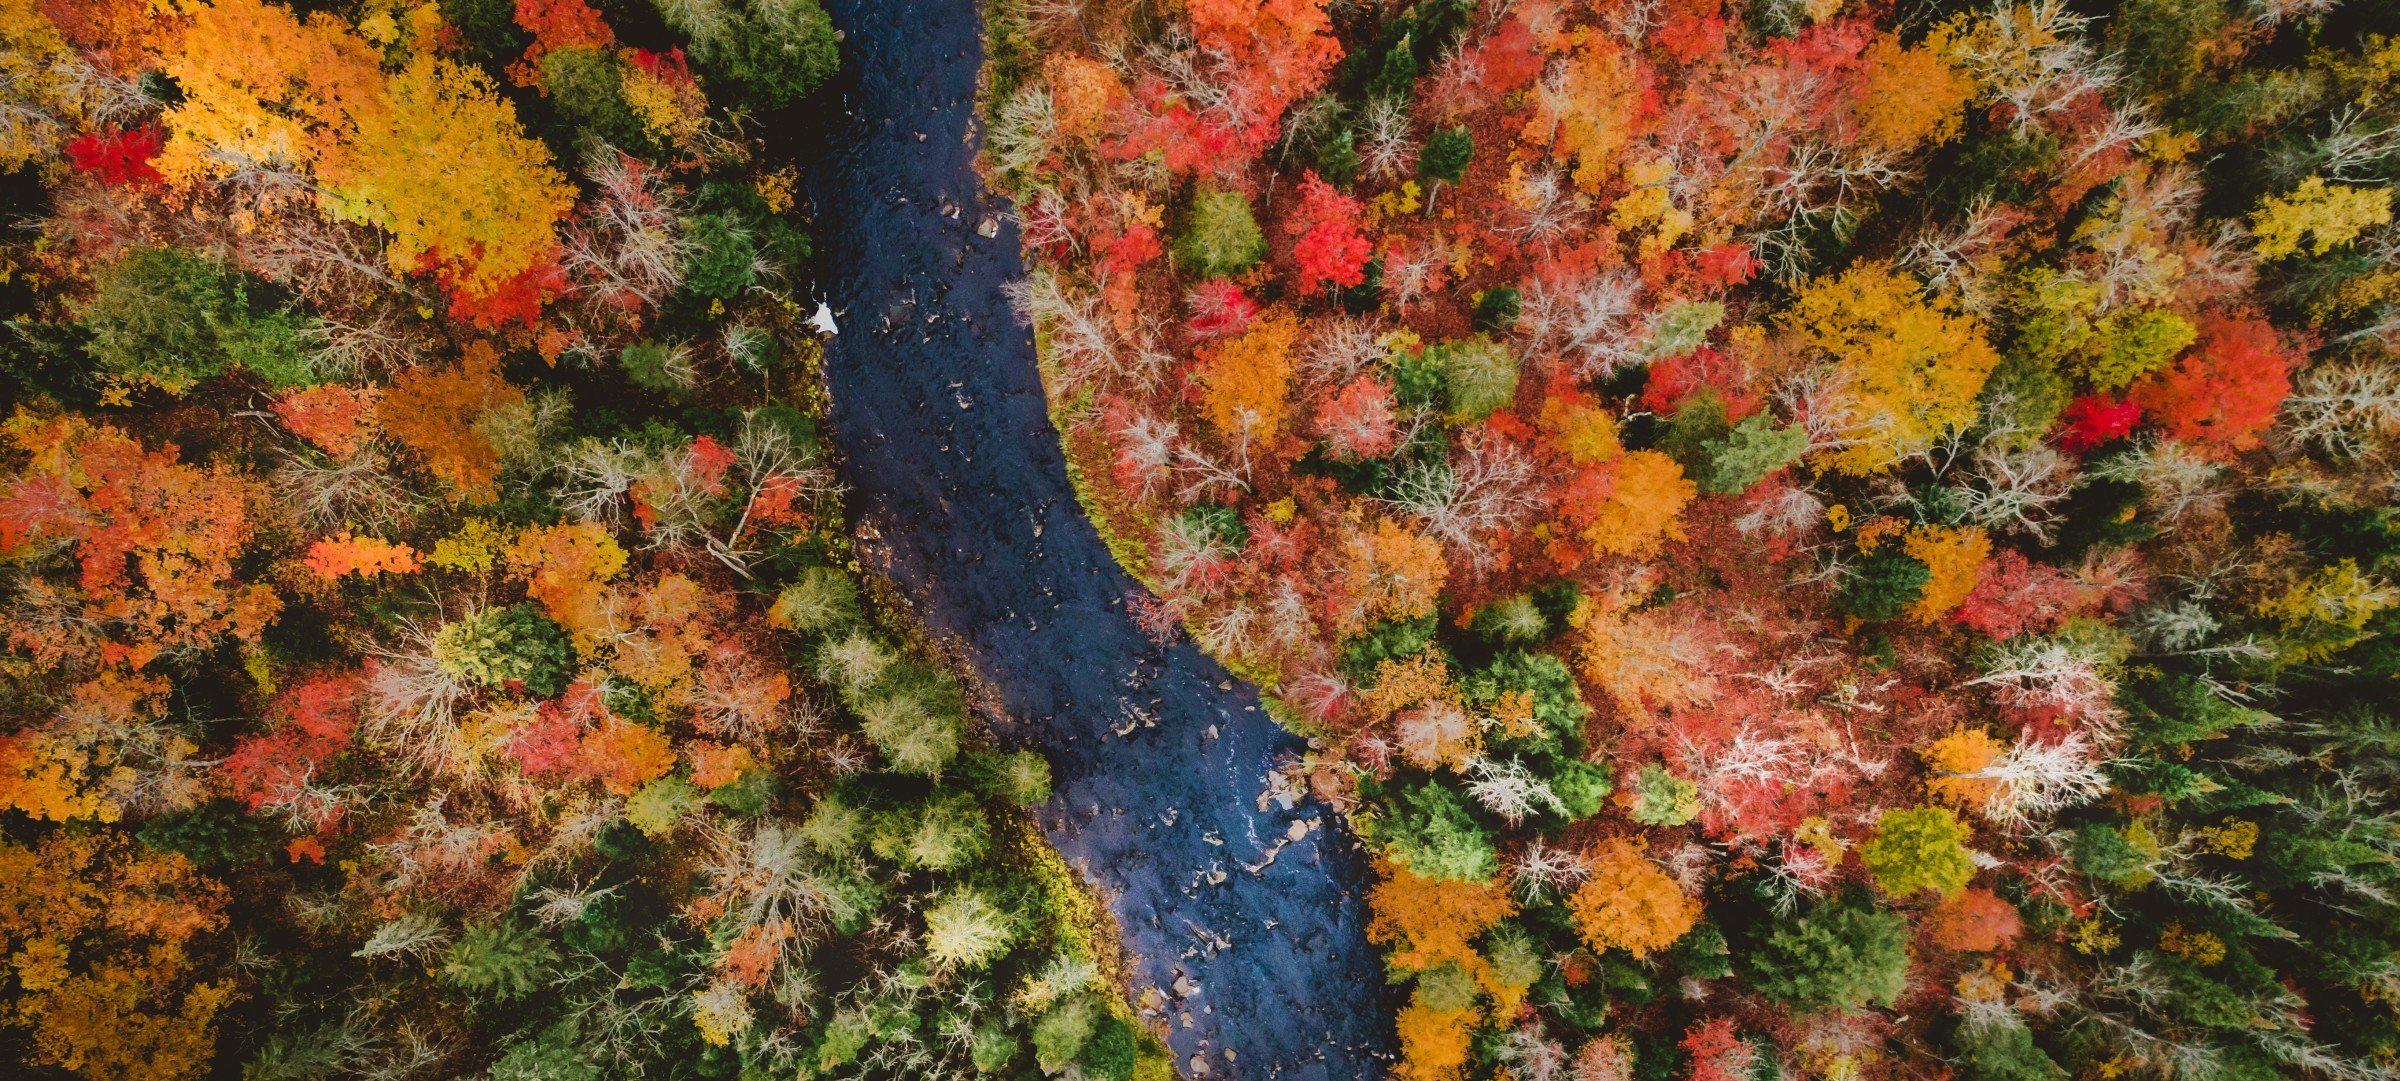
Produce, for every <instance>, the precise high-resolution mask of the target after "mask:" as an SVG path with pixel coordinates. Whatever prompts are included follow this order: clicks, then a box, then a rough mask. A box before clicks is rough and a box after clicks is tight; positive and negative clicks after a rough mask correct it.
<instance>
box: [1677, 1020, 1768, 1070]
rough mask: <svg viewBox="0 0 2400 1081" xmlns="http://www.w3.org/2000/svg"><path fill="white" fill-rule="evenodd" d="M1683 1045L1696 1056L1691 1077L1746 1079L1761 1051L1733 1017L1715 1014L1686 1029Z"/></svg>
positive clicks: (1693, 1060)
mask: <svg viewBox="0 0 2400 1081" xmlns="http://www.w3.org/2000/svg"><path fill="white" fill-rule="evenodd" d="M1683 1049H1684V1050H1685V1051H1687V1052H1689V1053H1690V1054H1691V1056H1692V1072H1691V1074H1690V1081H1743V1079H1744V1078H1747V1077H1748V1076H1749V1075H1750V1060H1751V1059H1753V1058H1755V1057H1757V1052H1756V1050H1755V1049H1753V1048H1752V1047H1751V1046H1750V1044H1749V1043H1747V1042H1746V1041H1744V1040H1743V1039H1742V1037H1741V1034H1740V1033H1737V1032H1735V1031H1734V1027H1733V1018H1730V1017H1713V1018H1710V1019H1708V1020H1706V1021H1702V1022H1700V1023H1699V1024H1696V1025H1693V1026H1692V1027H1691V1029H1690V1031H1688V1032H1686V1033H1684V1036H1683Z"/></svg>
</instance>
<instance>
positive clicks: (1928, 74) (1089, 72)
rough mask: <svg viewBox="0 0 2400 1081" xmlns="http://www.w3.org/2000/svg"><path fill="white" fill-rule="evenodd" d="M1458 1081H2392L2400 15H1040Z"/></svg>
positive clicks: (1215, 595)
mask: <svg viewBox="0 0 2400 1081" xmlns="http://www.w3.org/2000/svg"><path fill="white" fill-rule="evenodd" d="M987 15H988V17H989V19H990V35H991V37H990V60H989V63H990V65H991V67H990V87H989V93H988V95H987V97H986V101H985V103H984V104H985V133H984V135H985V140H986V146H985V155H986V161H985V167H986V169H987V171H988V173H989V174H990V176H991V178H992V180H993V182H994V183H995V184H997V185H999V186H1000V187H1001V188H1002V189H1003V190H1005V191H1007V192H1008V193H1009V194H1010V195H1011V196H1012V197H1013V198H1014V199H1015V200H1016V203H1017V206H1018V214H1019V217H1020V219H1021V227H1022V231H1023V245H1024V249H1025V252H1026V256H1027V259H1028V273H1027V276H1026V277H1025V278H1024V280H1023V281H1022V282H1020V283H1018V285H1017V286H1016V287H1015V299H1016V301H1017V306H1018V308H1019V309H1020V312H1021V314H1022V316H1023V318H1024V319H1025V320H1026V322H1027V323H1028V324H1029V325H1030V327H1031V328H1032V331H1033V333H1034V334H1035V335H1036V336H1037V340H1038V342H1039V346H1040V350H1041V358H1042V360H1041V363H1042V370H1043V376H1044V380H1045V384H1046V388H1047V391H1048V396H1049V400H1050V407H1051V413H1052V417H1053V418H1054V421H1055V423H1056V426H1057V428H1058V429H1059V431H1060V433H1061V438H1062V439H1063V441H1064V443H1065V449H1066V453H1067V455H1068V459H1069V464H1070V468H1071V469H1072V471H1073V473H1074V476H1075V477H1076V480H1077V485H1078V491H1079V494H1080V496H1081V500H1082V502H1083V504H1084V507H1085V509H1086V511H1087V512H1088V513H1089V515H1090V516H1091V517H1092V519H1093V521H1094V522H1095V524H1096V526H1097V527H1098V528H1099V529H1100V531H1101V532H1102V534H1103V535H1104V536H1105V537H1106V539H1107V540H1108V543H1109V545H1110V547H1111V549H1112V550H1113V551H1114V553H1115V555H1116V557H1117V558H1118V560H1119V561H1120V562H1121V563H1122V564H1123V565H1124V566H1125V567H1126V568H1127V569H1128V570H1130V571H1132V572H1134V573H1135V574H1137V575H1138V576H1139V577H1140V580H1141V581H1142V582H1143V583H1144V585H1146V586H1147V587H1148V592H1147V593H1145V594H1144V595H1142V596H1139V597H1135V598H1132V599H1131V600H1129V602H1128V603H1131V604H1135V605H1138V606H1140V607H1141V609H1142V612H1143V614H1144V617H1145V619H1146V620H1147V622H1148V625H1149V626H1150V627H1151V628H1153V629H1154V631H1155V633H1157V634H1158V635H1159V636H1161V638H1162V640H1164V639H1174V638H1179V637H1187V636H1188V638H1189V639H1190V640H1191V641H1193V642H1196V643H1197V644H1198V645H1199V646H1200V647H1202V648H1204V649H1205V650H1207V651H1208V652H1209V653H1210V654H1212V655H1213V656H1215V657H1216V658H1218V659H1219V660H1221V661H1222V662H1223V663H1224V664H1225V666H1226V667H1227V668H1228V669H1230V670H1231V671H1233V672H1235V673H1238V674H1239V675H1241V676H1242V677H1244V678H1246V679H1249V680H1251V681H1253V682H1254V683H1256V684H1257V685H1258V686H1259V687H1260V688H1261V689H1262V690H1263V691H1264V692H1266V693H1267V694H1268V695H1269V696H1270V702H1271V705H1272V708H1273V709H1274V711H1275V712H1276V714H1277V716H1278V719H1280V720H1281V721H1282V722H1283V723H1284V724H1286V725H1287V726H1288V727H1290V728H1292V729H1293V730H1294V731H1296V732H1299V733H1302V734H1304V735H1306V736H1307V737H1309V740H1310V744H1309V745H1310V748H1311V750H1310V752H1309V753H1308V754H1307V755H1305V756H1303V757H1300V758H1298V759H1296V760H1293V761H1289V762H1287V763H1285V764H1284V765H1283V767H1282V769H1283V770H1284V771H1285V772H1286V773H1287V774H1288V776H1289V777H1290V779H1291V781H1292V783H1293V784H1295V785H1305V786H1306V787H1307V788H1308V789H1309V790H1310V791H1312V792H1313V793H1314V794H1315V795H1316V796H1317V797H1318V798H1321V799H1323V800H1325V801H1326V802H1328V803H1329V804H1331V805H1333V806H1335V807H1337V808H1340V809H1341V810H1343V811H1344V812H1346V814H1347V815H1348V816H1349V818H1350V820H1351V821H1352V822H1353V823H1354V825H1355V827H1356V829H1357V830H1358V832H1359V834H1360V836H1361V837H1362V839H1363V841H1364V843H1365V844H1366V846H1367V847H1368V848H1369V849H1370V850H1371V851H1372V853H1373V854H1374V859H1375V863H1376V877H1377V882H1376V884H1375V885H1374V887H1373V890H1372V895H1371V897H1370V898H1369V902H1370V904H1371V906H1372V922H1371V923H1370V925H1369V926H1368V929H1367V933H1368V935H1369V937H1370V938H1371V939H1373V941H1374V942H1375V943H1376V944H1377V945H1378V947H1379V948H1381V949H1382V950H1383V951H1384V963H1385V966H1386V969H1387V971H1388V973H1389V977H1390V979H1391V981H1392V983H1393V985H1394V988H1395V993H1396V994H1398V995H1400V996H1402V998H1403V1002H1402V1003H1401V1005H1400V1007H1399V1009H1398V1011H1397V1020H1396V1031H1395V1037H1396V1041H1397V1050H1398V1061H1397V1063H1396V1065H1395V1067H1394V1076H1396V1077H1399V1078H1404V1079H1410V1081H1435V1079H1452V1078H1464V1077H1471V1078H1507V1079H1511V1081H1554V1079H1578V1081H1619V1079H1626V1078H1644V1079H1651V1078H1655V1079H1670V1078H1672V1079H1688V1081H1725V1079H1755V1081H1766V1079H1775V1078H1797V1077H1810V1078H1827V1079H1840V1081H1850V1079H1863V1078H1875V1077H1908V1078H1917V1077H1923V1078H1944V1077H1957V1078H1969V1079H1989V1081H2042V1079H2062V1081H2063V1079H2065V1078H2069V1077H2073V1078H2077V1079H2115V1078H2128V1077H2138V1078H2177V1079H2184V1078H2191V1079H2218V1078H2223V1079H2254V1078H2255V1079H2263V1078H2284V1077H2309V1078H2338V1079H2358V1081H2365V1079H2372V1078H2385V1077H2391V1076H2393V1073H2394V1071H2395V1070H2400V1014H2396V1012H2395V1005H2396V1003H2400V896H2396V895H2395V892H2394V891H2395V889H2400V864H2396V863H2395V860H2396V858H2400V757H2396V754H2400V714H2396V713H2395V712H2394V711H2395V710H2396V709H2400V693H2395V692H2396V691H2400V684H2396V683H2395V680H2396V679H2400V653H2396V652H2395V651H2394V644H2393V638H2392V634H2393V632H2394V631H2395V630H2400V587H2396V586H2395V584H2394V583H2395V579H2394V573H2395V571H2400V521H2396V520H2395V516H2394V513H2393V509H2392V502H2393V496H2394V492H2395V484H2396V482H2400V474H2396V473H2395V452H2400V444H2396V443H2395V442H2394V439H2395V437H2400V366H2395V361H2394V357H2393V349H2394V347H2395V346H2396V345H2400V270H2395V268H2394V265H2393V262H2392V255H2393V254H2394V252H2395V250H2400V227H2395V226H2394V224H2393V220H2392V218H2393V207H2392V185H2393V180H2394V177H2395V174H2396V173H2400V36H2396V35H2400V9H2394V8H2393V7H2392V6H2390V5H2388V4H2375V3H2368V2H2360V0H2352V2H2350V3H2340V2H2338V0H1996V2H1984V0H1976V2H1964V0H1744V2H1729V0H1480V2H1479V0H1416V2H1414V3H1404V2H1400V0H1387V2H1369V0H1323V2H1320V0H1184V2H1182V3H1159V2H1144V0H990V3H989V4H988V5H987Z"/></svg>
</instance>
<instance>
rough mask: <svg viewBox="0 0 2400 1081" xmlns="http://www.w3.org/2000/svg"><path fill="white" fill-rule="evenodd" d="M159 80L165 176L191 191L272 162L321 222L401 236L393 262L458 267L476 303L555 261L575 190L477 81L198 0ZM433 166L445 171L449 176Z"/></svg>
mask: <svg viewBox="0 0 2400 1081" xmlns="http://www.w3.org/2000/svg"><path fill="white" fill-rule="evenodd" d="M179 7H180V13H181V14H182V15H183V17H184V30H183V32H182V34H181V35H180V36H179V37H178V38H177V39H176V40H175V41H174V42H172V43H171V44H170V46H169V47H168V48H166V49H165V50H164V53H163V55H162V56H161V57H160V66H161V68H162V69H163V70H164V71H165V72H166V73H167V74H169V75H172V76H174V78H175V79H176V81H177V83H178V84H179V85H180V86H181V87H182V89H183V99H182V101H180V102H179V103H177V104H176V105H175V107H173V108H171V109H169V110H167V111H166V113H165V115H164V116H163V117H162V120H163V122H164V124H165V126H166V129H167V133H168V137H167V144H166V147H165V148H164V150H163V151H162V152H161V154H160V156H159V159H158V162H157V166H156V167H157V168H158V170H159V172H160V173H161V174H163V175H164V176H166V177H167V178H168V179H169V180H170V181H173V182H177V183H190V182H193V181H196V180H200V179H204V178H209V177H222V176H227V175H230V174H232V173H235V172H238V171H241V170H245V169H251V168H256V167H259V166H261V165H265V166H270V167H282V168H291V169H297V170H299V171H301V172H303V173H305V174H310V175H313V176H314V178H315V179H316V180H317V182H318V186H319V189H320V191H321V193H322V194H321V199H322V202H323V205H324V207H325V209H326V211H327V212H328V213H330V214H332V215H334V216H336V217H339V218H342V219H344V220H348V221H355V222H360V223H364V224H368V225H373V226H376V227H378V228H381V229H383V230H385V231H386V232H388V233H390V234H391V240H390V243H389V245H388V246H387V248H386V250H385V253H384V255H385V258H386V259H387V260H388V261H389V262H390V263H391V265H392V267H393V269H395V270H398V271H401V272H403V273H412V272H415V271H417V270H419V269H421V265H422V264H423V263H425V262H427V261H431V262H433V263H436V264H439V265H441V266H444V267H447V268H448V269H449V270H451V271H452V272H453V274H454V275H455V280H456V282H457V283H458V285H459V286H460V287H461V288H462V289H463V291H465V292H466V293H468V294H470V295H473V296H478V297H481V296H488V295H490V294H491V293H492V292H494V291H495V290H496V289H497V288H498V287H499V286H500V285H501V284H502V283H505V282H506V281H508V280H509V279H510V278H513V277H515V276H517V275H518V274H519V273H521V272H523V271H525V270H527V269H530V268H532V267H535V266H538V265H540V264H541V263H543V262H545V261H547V260H548V259H549V258H550V257H551V255H552V253H553V250H554V249H555V247H556V244H557V237H556V233H555V229H554V226H555V224H556V222H557V221H558V219H559V218H560V217H561V216H562V215H564V214H565V213H566V212H567V210H568V209H569V208H570V207H572V206H573V205H574V201H575V198H574V189H572V188H570V187H568V186H567V182H566V177H565V176H564V175H563V174H561V173H560V172H559V171H558V169H557V168H555V167H554V166H553V165H552V164H551V161H550V154H549V151H548V149H547V148H545V147H544V146H543V145H542V144H541V143H540V142H539V141H537V140H534V139H531V138H528V137H527V136H526V135H525V134H524V132H523V129H522V128H521V127H519V125H518V123H517V115H516V108H515V106H513V105H511V104H509V102H508V101H507V100H506V99H503V98H501V97H500V96H499V95H498V93H496V92H495V91H494V89H493V87H492V85H491V82H490V80H488V79H486V78H485V77H484V76H483V75H482V74H481V73H480V72H478V71H476V70H475V69H473V68H469V67H465V66H462V65H459V64H454V63H451V62H450V61H448V60H443V59H440V58H438V57H435V56H433V55H431V54H429V53H428V54H420V55H417V56H414V57H412V58H410V59H409V60H408V61H407V62H406V63H405V64H403V65H402V66H401V67H400V69H399V70H398V71H395V72H391V73H389V74H387V73H385V72H384V70H383V67H382V60H383V57H382V54H381V53H380V51H378V50H377V49H376V48H375V47H374V46H372V45H371V44H369V43H368V42H367V41H366V40H365V39H363V38H361V37H360V36H359V35H358V34H357V33H355V32H354V31H352V30H351V29H350V28H349V27H348V26H346V25H344V24H342V23H341V22H340V21H338V20H336V19H334V18H333V17H332V16H330V15H327V14H324V13H322V12H320V13H317V14H313V15H311V16H309V18H308V20H307V21H306V22H305V23H304V22H302V21H301V20H300V19H299V18H298V17H296V16H294V15H293V14H292V13H291V12H290V11H289V10H288V9H285V8H283V7H281V6H278V5H272V4H267V3H264V2H262V0H216V2H206V0H188V2H186V3H183V4H181V5H180V6H179ZM426 162H440V163H442V167H441V168H438V169H428V168H425V163H426Z"/></svg>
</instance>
